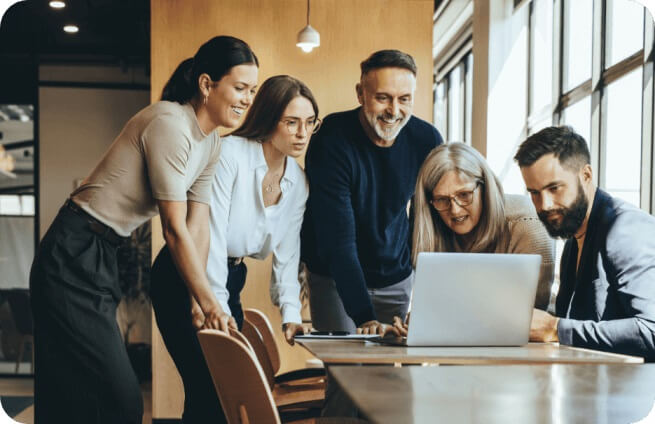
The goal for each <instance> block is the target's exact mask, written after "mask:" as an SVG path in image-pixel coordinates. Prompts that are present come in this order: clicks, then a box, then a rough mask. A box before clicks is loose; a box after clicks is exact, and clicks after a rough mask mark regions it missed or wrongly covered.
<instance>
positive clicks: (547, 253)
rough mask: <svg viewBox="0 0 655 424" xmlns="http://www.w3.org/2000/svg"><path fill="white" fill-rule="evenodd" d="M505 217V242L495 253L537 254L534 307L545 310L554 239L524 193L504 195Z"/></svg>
mask: <svg viewBox="0 0 655 424" xmlns="http://www.w3.org/2000/svg"><path fill="white" fill-rule="evenodd" d="M505 218H506V219H507V226H508V227H509V233H510V238H509V244H508V245H507V247H505V248H503V247H499V248H498V249H496V253H532V254H539V255H541V272H540V274H539V284H538V286H537V297H536V299H535V304H534V305H535V307H536V308H539V309H543V310H546V309H547V308H548V304H549V302H550V290H551V286H552V284H553V276H554V269H555V243H554V241H553V239H551V238H550V236H549V235H548V233H547V232H546V229H545V228H544V226H543V224H542V223H541V221H540V220H539V217H537V213H536V211H535V209H534V206H533V205H532V202H531V201H530V199H528V198H527V196H519V195H512V194H507V195H505Z"/></svg>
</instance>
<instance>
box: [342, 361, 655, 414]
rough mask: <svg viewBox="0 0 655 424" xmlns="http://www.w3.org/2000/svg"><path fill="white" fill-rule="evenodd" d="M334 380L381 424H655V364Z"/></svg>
mask: <svg viewBox="0 0 655 424" xmlns="http://www.w3.org/2000/svg"><path fill="white" fill-rule="evenodd" d="M330 373H331V374H332V375H333V377H334V378H335V379H336V381H337V383H338V384H339V385H340V386H341V387H342V388H343V390H344V391H345V392H346V394H347V395H348V396H349V397H350V398H351V399H352V400H353V401H354V402H355V404H356V405H357V406H358V407H359V408H360V410H361V411H362V412H363V413H364V415H365V416H366V418H367V419H368V420H370V421H371V422H373V423H378V424H386V423H390V424H391V423H394V424H395V423H503V424H506V423H531V422H538V423H634V422H638V421H640V420H642V419H644V418H645V417H646V416H648V418H646V420H644V421H643V422H649V423H650V422H654V421H655V407H654V406H655V364H648V365H636V366H635V365H625V364H619V365H617V364H615V365H536V366H535V365H512V366H457V367H448V366H446V367H443V366H438V367H420V366H409V367H403V368H394V367H352V366H350V367H349V366H333V367H330ZM650 420H653V421H650Z"/></svg>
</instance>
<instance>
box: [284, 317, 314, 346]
mask: <svg viewBox="0 0 655 424" xmlns="http://www.w3.org/2000/svg"><path fill="white" fill-rule="evenodd" d="M282 331H283V332H284V338H285V339H286V341H287V343H289V344H290V345H291V346H293V345H294V343H295V342H294V340H293V337H294V336H295V335H296V334H307V333H309V331H310V328H309V327H308V326H304V325H302V324H299V323H297V322H285V323H284V324H282Z"/></svg>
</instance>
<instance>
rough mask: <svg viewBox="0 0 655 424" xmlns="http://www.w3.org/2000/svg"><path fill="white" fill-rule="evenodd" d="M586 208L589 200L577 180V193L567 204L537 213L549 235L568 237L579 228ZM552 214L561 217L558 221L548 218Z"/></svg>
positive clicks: (585, 214)
mask: <svg viewBox="0 0 655 424" xmlns="http://www.w3.org/2000/svg"><path fill="white" fill-rule="evenodd" d="M588 208H589V200H587V196H585V193H584V190H583V189H582V184H580V182H579V181H578V194H577V196H576V197H575V200H574V201H573V202H572V203H571V204H570V205H569V206H567V207H564V208H559V209H551V210H549V211H541V212H539V213H538V215H539V219H540V220H541V222H542V224H544V227H546V231H548V234H550V236H551V237H553V238H562V239H570V238H572V237H573V236H574V235H575V233H576V232H578V230H579V229H580V226H581V225H582V222H583V221H584V219H585V217H586V216H587V209H588ZM554 214H559V215H560V216H561V217H562V218H561V220H560V221H559V223H557V222H552V221H549V220H548V218H549V217H550V216H551V215H554Z"/></svg>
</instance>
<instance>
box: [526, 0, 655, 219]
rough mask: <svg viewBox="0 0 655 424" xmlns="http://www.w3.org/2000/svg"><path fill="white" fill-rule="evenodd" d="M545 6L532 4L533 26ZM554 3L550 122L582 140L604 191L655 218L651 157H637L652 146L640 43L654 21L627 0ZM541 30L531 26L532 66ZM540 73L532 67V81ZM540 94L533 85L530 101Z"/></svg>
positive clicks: (648, 68)
mask: <svg viewBox="0 0 655 424" xmlns="http://www.w3.org/2000/svg"><path fill="white" fill-rule="evenodd" d="M542 3H550V4H553V3H552V2H550V1H548V0H543V1H538V0H533V2H532V5H531V12H532V14H531V22H532V21H538V20H539V19H540V17H541V16H546V15H547V13H545V12H544V10H545V9H546V8H547V6H545V5H543V4H542ZM554 4H555V5H560V6H561V7H560V8H558V9H559V10H554V11H553V14H552V19H553V22H552V27H554V28H561V30H560V31H559V32H558V33H554V34H553V46H558V45H560V40H561V52H558V51H557V49H553V60H554V61H555V62H554V63H555V66H554V67H553V69H555V70H556V71H557V75H553V81H554V84H553V86H554V87H555V88H556V89H557V92H556V96H555V98H556V99H557V103H556V104H555V105H554V107H553V115H552V122H554V123H557V124H562V125H563V124H566V125H571V126H572V127H573V128H574V129H575V130H576V131H577V132H578V133H580V135H582V136H583V137H584V138H585V140H587V142H588V143H589V147H590V151H591V154H592V167H593V169H594V172H595V178H596V179H597V183H598V185H599V186H600V187H601V188H603V189H604V190H606V191H608V192H609V193H611V194H612V195H614V196H616V197H619V198H622V199H624V200H626V201H628V202H630V203H632V204H634V205H636V206H638V207H641V208H642V209H644V210H647V211H649V212H651V213H653V212H654V211H653V206H652V205H651V203H652V200H651V199H652V197H653V196H652V187H651V185H652V183H651V178H652V176H651V168H652V166H653V164H652V158H650V155H646V156H644V155H643V154H642V152H646V153H648V152H651V151H652V149H653V137H652V135H651V134H650V133H651V132H652V131H649V130H648V129H649V128H652V125H653V114H652V110H653V92H652V91H653V89H652V69H653V63H652V59H651V58H649V57H646V55H645V53H644V52H645V49H644V46H645V45H649V43H650V45H652V43H653V32H654V29H653V21H652V20H651V19H648V20H645V14H644V12H645V10H644V7H643V6H642V5H640V4H639V3H637V2H634V1H631V0H563V1H562V2H555V3H554ZM558 22H559V23H561V24H558ZM646 22H647V25H646ZM546 25H547V24H546ZM539 28H540V27H539V26H538V25H535V24H534V23H532V28H531V39H532V40H534V41H532V43H531V47H532V48H533V51H532V52H531V57H532V61H533V62H535V63H536V62H537V61H538V60H540V59H537V57H538V56H539V51H538V50H537V49H536V48H535V47H534V46H536V45H538V43H539V41H540V40H541V35H540V34H541V32H543V30H540V29H539ZM531 63H532V62H531ZM538 72H540V71H539V70H538V69H537V67H536V66H534V67H532V69H531V80H532V78H535V79H537V78H538V76H537V74H538ZM645 76H646V78H644V77H645ZM649 87H650V88H649ZM540 90H542V89H541V88H539V85H538V84H536V83H535V84H531V98H533V99H537V98H539V99H541V98H543V97H544V95H543V94H542V93H541V92H540ZM648 111H651V112H650V113H649V112H648ZM533 120H534V119H533ZM529 124H530V122H529ZM529 127H530V125H529ZM532 132H534V131H532Z"/></svg>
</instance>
